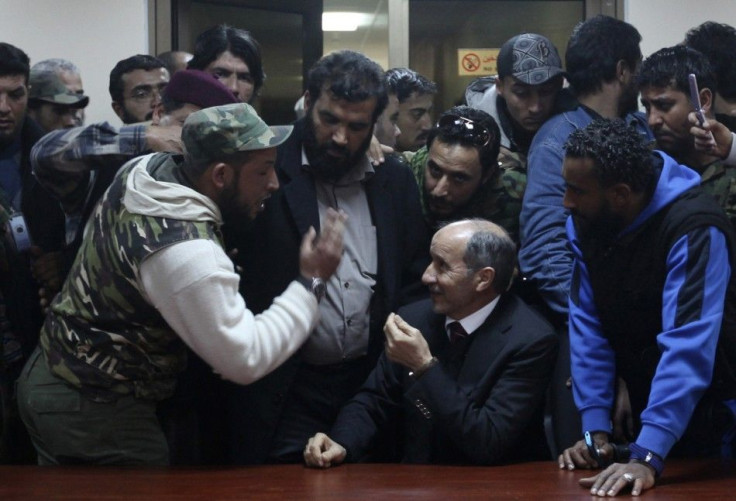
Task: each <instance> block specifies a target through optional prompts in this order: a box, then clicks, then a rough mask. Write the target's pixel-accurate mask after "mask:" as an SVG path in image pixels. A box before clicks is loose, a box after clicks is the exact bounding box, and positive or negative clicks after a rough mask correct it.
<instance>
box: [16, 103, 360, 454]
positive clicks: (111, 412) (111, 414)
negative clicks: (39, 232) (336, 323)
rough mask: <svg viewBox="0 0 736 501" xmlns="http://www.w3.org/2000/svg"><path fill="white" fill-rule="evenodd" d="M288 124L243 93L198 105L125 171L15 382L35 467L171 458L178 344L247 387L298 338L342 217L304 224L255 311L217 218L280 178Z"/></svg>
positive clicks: (332, 263) (256, 201)
mask: <svg viewBox="0 0 736 501" xmlns="http://www.w3.org/2000/svg"><path fill="white" fill-rule="evenodd" d="M290 134H291V127H268V126H267V125H266V124H265V123H264V122H263V121H262V120H261V119H260V118H259V117H258V115H257V114H256V113H255V111H254V110H253V108H251V107H250V106H249V105H247V104H242V103H238V104H230V105H226V106H220V107H215V108H207V109H204V110H201V111H198V112H195V113H193V114H192V115H190V117H189V118H188V119H187V121H186V122H185V125H184V128H183V131H182V140H183V142H184V146H185V148H186V153H185V155H184V156H183V157H181V156H178V155H173V154H169V153H157V154H152V155H148V156H144V157H139V158H137V159H134V160H132V161H131V162H129V163H128V164H127V165H126V166H124V167H123V168H122V169H121V171H120V172H119V173H118V175H117V176H116V178H115V180H114V181H113V183H112V184H111V185H110V188H109V189H108V191H107V192H106V193H105V195H103V197H102V199H101V200H100V202H99V203H98V205H97V207H96V208H95V211H94V213H93V215H92V218H91V219H90V220H89V222H88V223H87V227H86V229H85V239H84V242H83V244H82V247H81V249H80V251H79V254H78V255H77V259H76V261H75V263H74V265H73V266H72V270H71V272H70V274H69V277H68V279H67V280H66V282H65V283H64V287H63V289H62V291H61V293H60V294H58V295H57V296H56V298H55V300H54V301H53V303H52V305H51V311H50V312H49V314H48V316H47V317H46V322H45V325H44V327H43V329H42V332H41V341H40V346H39V348H38V349H37V350H36V352H35V353H34V354H33V355H32V356H31V358H30V360H29V362H28V363H27V364H26V366H25V368H24V371H23V373H22V375H21V377H20V379H19V406H20V411H21V415H22V417H23V421H24V423H25V424H26V426H27V427H28V430H29V433H30V435H31V438H32V440H33V443H34V446H35V447H36V451H37V452H38V461H39V464H71V463H97V464H166V463H167V462H168V449H167V445H166V440H165V438H164V435H163V433H162V431H161V427H160V425H159V423H158V420H157V419H156V402H157V401H159V400H161V399H164V398H167V397H168V396H170V395H171V394H172V392H173V390H174V385H175V382H176V375H177V373H178V372H180V371H181V370H182V369H183V367H184V365H185V363H186V357H185V344H184V343H186V345H188V346H189V347H190V348H191V349H192V350H193V351H194V352H195V353H197V354H198V355H199V356H201V357H202V358H203V359H204V360H205V361H206V362H207V363H209V364H210V365H211V366H212V367H213V369H214V370H215V371H216V372H218V373H219V374H220V375H221V376H222V377H224V378H226V379H229V380H232V381H235V382H238V383H242V384H247V383H250V382H252V381H254V380H256V379H258V378H260V377H262V376H264V375H265V374H267V373H268V372H270V371H271V370H273V369H274V368H276V367H277V366H278V365H280V364H281V363H282V362H283V361H284V360H286V359H287V358H288V357H289V356H291V355H292V354H293V353H294V352H295V351H296V350H297V349H298V348H299V347H300V346H301V344H302V343H303V341H304V340H305V339H306V338H307V336H308V335H309V333H310V332H311V330H312V328H313V327H314V325H315V324H316V322H317V320H318V305H317V303H318V300H319V298H320V296H321V294H322V293H323V291H324V282H323V280H324V279H327V278H329V277H330V276H331V275H332V273H333V272H334V270H335V268H336V267H337V265H338V263H339V261H340V256H341V253H342V233H343V223H344V219H345V218H344V215H342V214H338V213H336V212H334V211H330V213H329V214H328V217H327V222H326V224H324V225H323V226H322V231H321V234H320V238H319V239H318V240H317V239H316V233H315V231H314V229H312V230H310V231H309V232H308V233H307V235H306V236H305V238H304V240H303V241H302V247H301V253H300V273H301V275H300V276H298V277H295V279H294V282H292V283H291V284H290V285H289V286H288V288H287V289H286V291H285V292H284V293H283V294H282V295H281V296H279V297H277V298H276V299H275V300H274V303H273V306H272V307H271V308H270V309H268V310H266V311H264V312H263V313H262V314H260V315H258V316H254V315H253V314H252V313H251V312H250V311H249V310H248V309H247V308H246V305H245V302H244V301H243V298H242V297H241V296H240V295H239V294H238V282H239V277H238V275H237V274H236V273H235V270H234V268H233V264H232V262H231V261H230V259H229V258H228V256H227V255H226V253H225V250H224V248H223V246H222V238H221V234H220V226H221V224H222V220H223V218H224V217H228V216H241V217H244V218H248V219H253V218H255V216H256V215H257V213H258V212H259V211H260V210H262V208H263V202H264V201H265V199H267V198H268V197H269V196H270V194H271V193H272V192H274V191H275V190H276V189H277V188H278V180H277V178H276V175H275V172H274V161H275V157H276V146H278V145H279V144H281V143H282V142H283V141H285V140H286V139H287V138H288V136H289V135H290ZM297 282H298V283H297ZM182 341H184V343H182Z"/></svg>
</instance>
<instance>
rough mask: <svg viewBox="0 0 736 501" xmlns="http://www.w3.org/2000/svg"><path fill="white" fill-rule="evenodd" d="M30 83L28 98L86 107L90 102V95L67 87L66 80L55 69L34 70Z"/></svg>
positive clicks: (74, 106) (73, 106)
mask: <svg viewBox="0 0 736 501" xmlns="http://www.w3.org/2000/svg"><path fill="white" fill-rule="evenodd" d="M28 83H29V84H30V90H29V91H28V99H37V100H39V101H45V102H47V103H53V104H63V105H66V106H71V107H72V108H84V107H85V106H87V104H89V97H87V96H85V95H84V94H77V93H76V92H73V91H71V90H69V89H67V87H66V85H64V82H62V81H61V79H60V78H59V76H58V75H57V74H56V73H55V72H53V71H43V70H42V71H33V70H32V71H31V74H30V78H29V79H28Z"/></svg>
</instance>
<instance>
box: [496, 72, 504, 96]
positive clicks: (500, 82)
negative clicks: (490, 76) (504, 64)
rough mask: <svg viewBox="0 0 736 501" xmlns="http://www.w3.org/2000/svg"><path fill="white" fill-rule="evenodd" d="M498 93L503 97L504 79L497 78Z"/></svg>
mask: <svg viewBox="0 0 736 501" xmlns="http://www.w3.org/2000/svg"><path fill="white" fill-rule="evenodd" d="M496 92H498V93H499V94H501V95H502V96H503V78H501V77H496ZM503 97H505V96H503Z"/></svg>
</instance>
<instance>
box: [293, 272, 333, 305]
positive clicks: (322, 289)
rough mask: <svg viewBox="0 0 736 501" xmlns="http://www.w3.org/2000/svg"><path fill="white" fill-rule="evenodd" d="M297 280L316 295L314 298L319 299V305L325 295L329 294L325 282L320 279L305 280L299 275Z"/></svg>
mask: <svg viewBox="0 0 736 501" xmlns="http://www.w3.org/2000/svg"><path fill="white" fill-rule="evenodd" d="M297 280H298V281H299V283H300V284H302V285H303V286H304V287H306V288H307V290H308V291H310V292H311V293H312V294H314V297H316V298H317V302H318V303H319V302H320V301H321V300H322V298H323V297H325V294H327V286H326V285H325V281H324V280H322V279H321V278H319V277H312V278H311V279H309V278H304V277H303V276H302V275H299V277H297Z"/></svg>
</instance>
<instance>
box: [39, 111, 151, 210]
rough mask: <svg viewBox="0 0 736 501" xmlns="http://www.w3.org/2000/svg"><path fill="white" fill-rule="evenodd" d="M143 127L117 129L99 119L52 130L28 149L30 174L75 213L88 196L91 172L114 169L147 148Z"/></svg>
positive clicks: (134, 126) (144, 126) (130, 126)
mask: <svg viewBox="0 0 736 501" xmlns="http://www.w3.org/2000/svg"><path fill="white" fill-rule="evenodd" d="M146 127H147V126H146V125H129V126H124V127H121V128H120V129H117V128H115V127H113V126H112V125H110V124H109V123H107V122H102V123H96V124H92V125H88V126H86V127H75V128H73V129H62V130H58V131H53V132H51V133H49V134H47V135H46V136H44V137H43V138H42V139H41V140H40V141H38V143H36V145H35V146H34V147H33V149H32V150H31V165H32V167H33V174H34V175H35V176H36V178H37V179H38V182H39V183H40V184H41V185H42V186H43V187H44V188H45V189H46V190H48V191H49V193H51V195H52V196H54V197H55V198H56V199H58V200H59V201H60V202H61V205H62V207H63V208H64V212H66V213H67V214H74V213H76V212H78V211H79V210H81V208H82V206H83V205H84V201H85V199H86V198H87V192H88V190H89V188H90V177H91V176H90V172H91V171H93V170H96V169H115V170H117V169H119V168H120V167H121V166H122V165H123V164H124V163H125V162H127V161H128V160H130V159H131V158H134V157H136V156H138V155H141V154H142V153H144V152H145V151H146V137H145V134H146Z"/></svg>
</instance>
